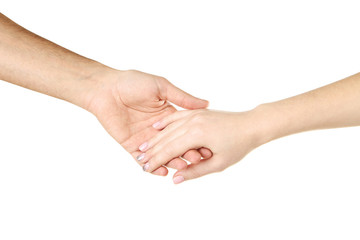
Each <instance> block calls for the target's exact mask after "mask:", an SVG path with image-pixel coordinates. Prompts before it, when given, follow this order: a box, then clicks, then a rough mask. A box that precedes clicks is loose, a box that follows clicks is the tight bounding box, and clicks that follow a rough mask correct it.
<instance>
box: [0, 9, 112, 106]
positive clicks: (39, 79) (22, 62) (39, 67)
mask: <svg viewBox="0 0 360 240" xmlns="http://www.w3.org/2000/svg"><path fill="white" fill-rule="evenodd" d="M108 69H109V68H108V67H106V66H104V65H102V64H100V63H98V62H95V61H93V60H90V59H88V58H85V57H82V56H80V55H78V54H75V53H73V52H71V51H69V50H67V49H64V48H62V47H60V46H58V45H56V44H54V43H52V42H50V41H48V40H46V39H44V38H41V37H39V36H37V35H35V34H33V33H31V32H29V31H27V30H26V29H24V28H23V27H21V26H19V25H17V24H16V23H14V22H13V21H11V20H10V19H9V18H7V17H6V16H4V15H2V14H0V79H1V80H5V81H7V82H10V83H13V84H16V85H19V86H22V87H25V88H29V89H32V90H35V91H37V92H41V93H44V94H47V95H50V96H53V97H57V98H60V99H64V100H67V101H69V102H72V103H74V104H76V105H79V106H81V107H86V106H83V105H84V104H85V102H86V100H85V98H86V96H85V93H86V92H87V90H88V88H91V79H93V77H94V75H97V74H99V73H102V72H104V71H107V70H108Z"/></svg>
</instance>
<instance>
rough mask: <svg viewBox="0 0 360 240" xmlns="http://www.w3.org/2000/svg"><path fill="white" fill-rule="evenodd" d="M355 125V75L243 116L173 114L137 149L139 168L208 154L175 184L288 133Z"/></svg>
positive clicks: (358, 81)
mask: <svg viewBox="0 0 360 240" xmlns="http://www.w3.org/2000/svg"><path fill="white" fill-rule="evenodd" d="M359 125H360V73H358V74H355V75H353V76H350V77H347V78H345V79H343V80H340V81H338V82H335V83H332V84H329V85H327V86H324V87H321V88H319V89H315V90H312V91H310V92H307V93H303V94H300V95H297V96H294V97H291V98H288V99H284V100H281V101H277V102H272V103H266V104H261V105H259V106H258V107H256V108H255V109H253V110H250V111H247V112H233V113H232V112H218V111H209V110H193V111H182V112H176V113H174V114H172V115H169V116H167V117H165V118H163V119H162V120H160V121H158V122H156V123H154V125H153V127H154V128H155V129H157V130H162V131H159V133H158V134H157V135H156V136H154V137H153V138H151V139H150V140H149V141H146V143H145V144H142V146H144V145H145V146H146V148H143V149H142V151H143V154H144V155H143V156H144V158H143V160H142V161H143V163H146V164H145V166H144V169H145V170H146V171H149V172H151V171H153V170H154V169H157V168H158V167H159V166H161V165H163V164H165V163H166V162H168V161H169V160H170V159H173V158H174V157H175V156H180V155H181V154H182V153H184V152H185V151H187V150H189V149H199V148H203V147H205V148H208V149H211V151H212V153H213V155H212V156H208V157H207V158H206V159H204V160H202V161H200V163H195V164H190V165H189V166H188V167H187V168H186V169H183V170H178V171H177V172H176V173H175V174H174V178H173V181H174V183H181V182H183V181H185V180H190V179H194V178H198V177H201V176H204V175H206V174H209V173H214V172H219V171H223V170H224V169H226V168H227V167H229V166H231V165H232V164H235V163H237V162H238V161H240V160H241V159H242V158H244V157H245V155H246V154H248V153H249V152H250V151H252V150H254V149H255V148H257V147H259V146H261V145H262V144H265V143H267V142H269V141H272V140H274V139H277V138H281V137H284V136H287V135H290V134H295V133H300V132H304V131H310V130H317V129H330V128H341V127H352V126H359Z"/></svg>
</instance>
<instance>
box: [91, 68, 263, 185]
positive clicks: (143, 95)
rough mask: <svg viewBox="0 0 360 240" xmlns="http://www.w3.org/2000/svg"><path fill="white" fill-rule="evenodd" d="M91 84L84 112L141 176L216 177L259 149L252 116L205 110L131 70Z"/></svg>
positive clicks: (199, 103)
mask: <svg viewBox="0 0 360 240" xmlns="http://www.w3.org/2000/svg"><path fill="white" fill-rule="evenodd" d="M91 81H92V82H93V84H92V86H93V87H91V88H88V89H90V90H87V91H86V94H84V100H85V102H86V103H87V104H86V108H87V110H89V111H90V112H92V113H93V114H94V115H95V116H96V117H97V118H98V120H99V121H100V122H101V124H102V125H103V127H104V128H105V129H106V130H107V132H108V133H109V134H110V135H111V136H112V137H113V138H114V139H115V140H116V141H117V142H119V143H120V144H121V145H122V146H123V147H124V148H125V149H126V150H127V151H128V152H129V153H130V154H131V155H132V156H133V158H134V159H136V161H137V162H138V163H139V164H140V165H141V166H142V167H143V170H144V171H146V172H150V173H153V174H156V175H161V176H165V175H167V174H168V169H167V168H173V169H176V170H177V171H176V173H175V174H174V177H173V181H174V183H180V182H183V181H184V180H189V179H193V178H197V177H200V176H203V175H206V174H208V173H212V172H218V171H222V170H224V169H225V168H226V167H228V166H230V165H232V164H234V163H236V162H237V161H239V160H241V159H242V158H243V157H244V156H245V155H246V154H247V153H248V152H250V151H251V150H252V149H254V148H255V147H257V146H259V145H260V144H261V138H260V137H259V136H257V134H256V132H258V131H256V132H255V131H253V130H254V129H256V128H257V127H255V126H257V118H256V115H257V113H256V112H257V111H253V110H252V111H248V112H242V113H230V112H219V111H211V110H206V109H205V108H206V107H207V106H208V102H207V101H205V100H201V99H199V98H196V97H193V96H191V95H189V94H188V93H186V92H184V91H182V90H180V89H179V88H177V87H175V86H174V85H172V84H171V83H170V82H169V81H168V80H166V79H165V78H162V77H159V76H154V75H150V74H146V73H143V72H139V71H135V70H129V71H119V70H111V71H106V72H104V73H102V74H98V75H96V76H93V77H92V80H91ZM169 102H171V103H174V104H176V105H178V106H180V107H182V108H184V109H189V110H184V111H177V110H176V109H175V108H174V107H173V106H172V105H171V104H170V103H169ZM184 159H186V160H187V161H188V162H187V161H185V160H184ZM188 163H189V164H188Z"/></svg>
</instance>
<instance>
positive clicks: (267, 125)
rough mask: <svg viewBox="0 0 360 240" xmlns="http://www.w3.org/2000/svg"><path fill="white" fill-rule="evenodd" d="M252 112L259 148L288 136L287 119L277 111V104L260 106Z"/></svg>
mask: <svg viewBox="0 0 360 240" xmlns="http://www.w3.org/2000/svg"><path fill="white" fill-rule="evenodd" d="M251 112H252V114H253V124H254V125H255V126H254V127H255V128H256V130H255V131H256V139H257V143H258V146H260V145H263V144H265V143H268V142H270V141H272V140H275V139H277V138H280V137H283V136H285V135H287V134H288V133H287V130H288V125H289V122H288V121H287V117H286V115H285V114H284V113H282V112H281V111H279V110H278V109H277V107H276V104H275V103H265V104H261V105H258V106H257V107H256V108H254V109H253V110H251Z"/></svg>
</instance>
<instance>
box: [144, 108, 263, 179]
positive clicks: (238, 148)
mask: <svg viewBox="0 0 360 240" xmlns="http://www.w3.org/2000/svg"><path fill="white" fill-rule="evenodd" d="M262 119H263V118H262V116H261V114H259V113H258V111H256V110H252V111H248V112H241V113H231V112H219V111H209V110H189V111H180V112H175V113H173V114H172V115H169V116H167V117H165V118H164V119H162V120H161V121H159V122H157V123H155V124H154V125H153V127H154V128H156V129H159V130H160V129H163V130H162V131H161V132H159V133H158V134H157V135H156V136H155V137H153V138H151V139H150V140H149V141H148V142H147V143H145V145H147V147H146V148H145V149H142V151H143V152H145V153H143V154H144V159H143V162H144V163H146V164H145V165H144V171H147V172H152V171H154V170H155V169H157V168H159V167H160V166H162V165H164V164H166V163H167V162H169V161H170V160H171V159H173V158H176V157H178V156H181V155H182V154H183V153H184V152H186V151H188V150H190V149H200V148H208V149H210V150H211V151H212V155H211V154H210V155H209V154H206V156H204V159H203V160H202V161H200V162H199V163H196V164H190V165H189V166H188V167H187V168H186V169H184V170H180V171H178V172H176V173H175V174H174V179H173V180H174V183H180V182H182V181H184V180H189V179H193V178H197V177H200V176H203V175H206V174H209V173H213V172H219V171H222V170H224V169H225V168H227V167H229V166H230V165H232V164H234V163H236V162H238V161H240V160H241V159H242V158H243V157H244V156H245V155H246V154H248V153H249V152H250V151H251V150H253V149H254V148H256V147H258V146H260V145H261V143H262V141H263V140H264V139H263V138H262V136H261V134H260V133H261V131H260V129H261V126H263V124H262Z"/></svg>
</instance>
